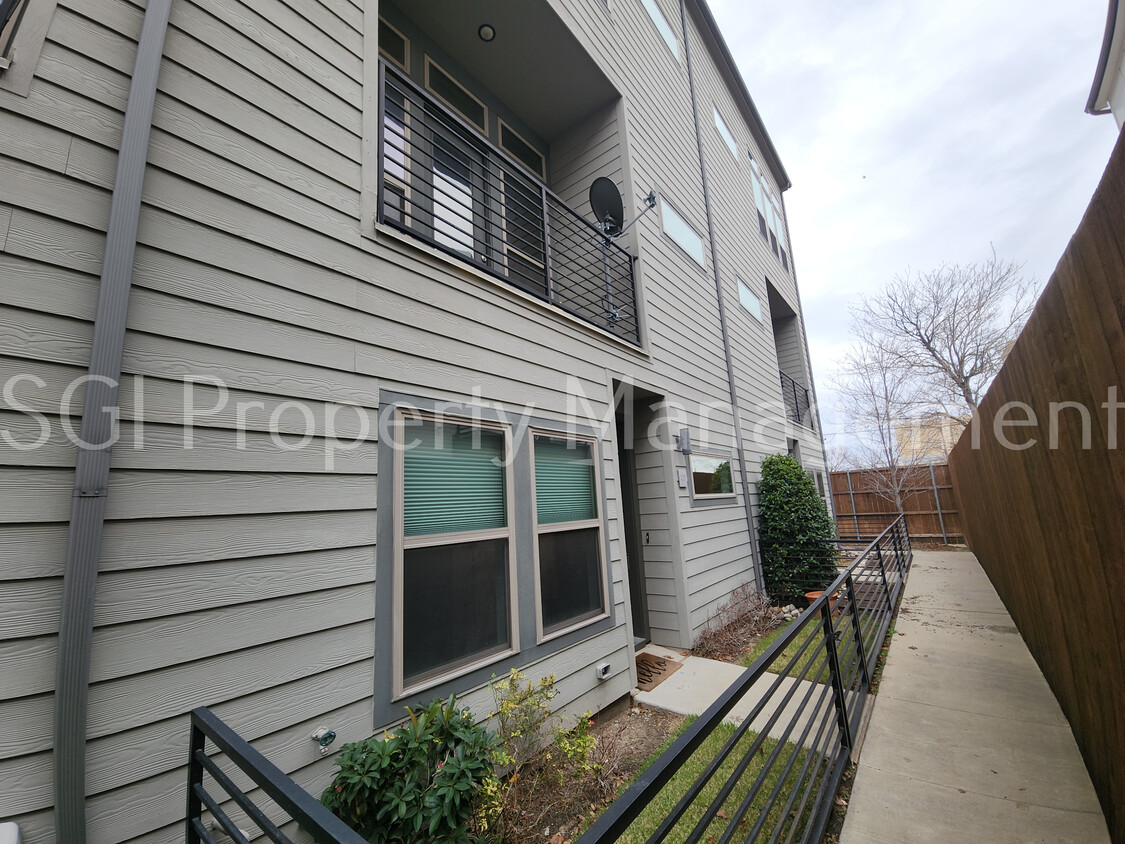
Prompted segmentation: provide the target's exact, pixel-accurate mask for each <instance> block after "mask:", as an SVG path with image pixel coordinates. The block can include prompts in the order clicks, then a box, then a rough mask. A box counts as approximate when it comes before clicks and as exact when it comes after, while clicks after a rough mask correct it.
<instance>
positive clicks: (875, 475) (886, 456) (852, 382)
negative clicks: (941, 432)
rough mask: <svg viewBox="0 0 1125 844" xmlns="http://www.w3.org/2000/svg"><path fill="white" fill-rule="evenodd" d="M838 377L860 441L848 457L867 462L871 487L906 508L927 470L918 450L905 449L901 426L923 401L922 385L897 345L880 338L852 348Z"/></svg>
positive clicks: (855, 436)
mask: <svg viewBox="0 0 1125 844" xmlns="http://www.w3.org/2000/svg"><path fill="white" fill-rule="evenodd" d="M836 380H837V384H836V386H837V389H838V390H839V391H840V394H841V396H842V405H843V407H842V409H843V411H844V413H846V414H847V416H848V417H849V419H850V420H851V424H852V426H853V428H852V430H851V431H850V433H851V434H852V435H853V440H854V442H855V446H854V447H853V448H851V449H849V455H848V459H849V461H850V462H851V463H853V464H854V465H857V466H859V467H862V468H861V469H860V471H861V472H863V474H864V475H865V476H866V478H867V481H868V485H869V488H870V489H871V491H872V492H875V493H876V494H878V495H879V496H880V497H882V498H884V499H886V500H887V501H888V502H890V504H891V505H892V506H893V507H894V508H895V512H897V513H902V512H903V504H904V500H905V498H906V496H907V495H908V494H909V493H910V492H911V491H912V490H913V489H914V488H915V487H917V486H918V485H919V484H920V483H921V481H922V469H921V465H920V457H919V455H918V453H917V452H916V451H912V450H911V451H908V450H904V448H903V444H902V441H901V440H900V438H899V436H898V429H899V428H900V427H901V426H902V425H903V424H904V423H907V422H908V421H909V419H910V416H911V413H912V412H914V411H915V409H916V408H917V407H918V406H919V405H920V404H921V403H922V401H923V393H922V388H921V387H920V386H919V384H918V381H917V379H915V378H914V377H913V373H912V372H911V371H910V370H909V369H908V368H907V367H905V366H904V365H903V364H902V362H901V355H900V354H899V352H898V351H897V349H895V348H893V347H891V346H890V345H888V344H885V343H880V342H879V341H878V339H877V338H868V340H867V341H866V342H863V343H859V344H857V345H856V346H855V347H854V348H853V349H852V350H851V351H850V352H849V353H848V355H847V357H846V358H845V359H844V364H843V366H842V367H841V369H840V372H839V373H838V374H837V379H836Z"/></svg>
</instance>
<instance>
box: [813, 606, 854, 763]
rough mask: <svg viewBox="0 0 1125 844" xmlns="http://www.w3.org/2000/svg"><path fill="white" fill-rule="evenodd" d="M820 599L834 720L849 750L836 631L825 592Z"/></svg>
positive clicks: (846, 707) (842, 740)
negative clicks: (834, 709)
mask: <svg viewBox="0 0 1125 844" xmlns="http://www.w3.org/2000/svg"><path fill="white" fill-rule="evenodd" d="M820 600H822V601H824V603H823V604H822V605H821V607H820V615H821V618H822V619H823V620H824V643H825V646H826V648H827V651H828V671H829V673H830V674H831V675H832V699H833V702H834V703H835V704H836V721H837V723H838V724H839V726H840V741H841V743H842V744H843V745H844V747H846V748H847V749H848V750H849V751H850V750H851V749H852V725H851V722H850V721H849V720H848V702H847V699H846V698H845V697H844V678H843V675H842V674H841V673H840V656H839V654H838V653H837V652H836V632H835V631H834V630H833V629H832V609H831V607H830V603H831V600H830V599H829V596H828V595H827V594H825V595H822V596H821V597H820Z"/></svg>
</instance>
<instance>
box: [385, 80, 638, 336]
mask: <svg viewBox="0 0 1125 844" xmlns="http://www.w3.org/2000/svg"><path fill="white" fill-rule="evenodd" d="M380 91H381V100H382V106H383V120H382V124H381V127H380V130H381V138H380V148H381V149H382V156H381V159H380V178H379V186H380V187H379V204H378V205H379V221H380V222H381V223H383V224H385V225H388V226H391V227H393V228H396V229H399V230H401V231H403V232H407V233H409V234H410V235H411V236H413V237H416V238H418V239H420V240H422V241H425V242H426V243H428V244H430V245H431V246H433V247H435V248H437V249H439V250H441V251H443V252H446V253H448V254H449V255H452V256H454V257H456V258H459V259H461V260H464V261H467V262H468V263H470V264H473V265H474V266H476V267H477V268H478V269H481V270H483V271H485V272H487V273H489V274H490V275H492V276H495V277H496V278H498V279H501V280H503V281H504V282H506V283H507V284H510V285H512V286H513V287H516V288H518V289H520V290H522V291H524V292H525V293H528V294H531V295H532V296H535V297H537V298H540V299H542V300H544V301H546V302H549V303H551V304H552V305H556V306H558V307H559V308H562V309H563V310H564V311H566V312H568V313H570V314H572V315H574V316H576V317H578V318H579V319H582V320H584V321H586V322H588V323H590V324H592V325H595V326H597V327H598V328H601V329H602V330H604V331H608V332H609V333H610V334H612V335H614V336H616V337H618V338H620V339H622V340H625V341H627V342H629V343H632V344H634V345H639V342H640V336H639V332H638V323H637V297H636V287H635V281H634V268H633V257H632V256H631V255H630V254H629V253H628V252H626V251H625V250H624V249H622V248H621V247H619V246H618V245H617V244H615V243H609V242H607V241H606V239H605V238H604V237H603V236H602V233H601V231H600V230H599V229H598V228H597V227H596V226H595V225H594V224H593V223H591V222H590V221H588V220H587V219H586V218H584V217H583V216H582V215H581V214H580V213H578V212H577V211H576V210H574V209H573V208H571V207H570V206H569V205H567V204H566V203H565V202H564V201H563V200H562V199H561V198H560V197H559V196H557V195H556V194H555V193H553V192H552V191H551V190H550V189H549V188H548V187H547V186H546V185H545V184H544V183H543V182H542V181H541V180H540V179H538V178H536V177H535V176H533V175H532V170H531V169H530V165H529V163H528V162H521V161H519V160H517V158H516V157H514V155H513V154H511V153H510V152H508V151H505V150H503V149H500V148H499V147H498V146H496V145H494V144H493V143H492V142H491V141H489V140H488V139H487V138H485V137H484V136H483V135H482V134H481V133H480V131H479V129H478V128H477V127H474V126H473V125H471V124H470V123H469V122H468V121H466V120H465V119H464V118H463V117H462V116H461V115H460V114H457V113H455V112H454V111H453V110H451V109H450V108H448V107H447V106H446V105H445V104H444V103H443V102H441V101H440V100H438V99H437V98H436V97H434V96H432V95H431V94H429V93H427V92H426V91H425V90H424V89H423V88H421V87H420V86H419V85H417V84H416V83H415V82H414V81H413V80H411V79H409V78H407V77H406V76H405V75H404V74H402V73H401V72H399V71H398V70H397V69H396V68H395V67H393V66H392V65H390V64H388V63H386V62H381V63H380ZM516 140H517V141H518V139H516ZM507 146H508V147H509V149H516V150H518V149H519V146H518V143H515V142H513V143H510V144H507ZM528 151H529V153H532V154H534V150H530V149H529V150H528ZM529 157H530V156H529Z"/></svg>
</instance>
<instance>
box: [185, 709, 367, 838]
mask: <svg viewBox="0 0 1125 844" xmlns="http://www.w3.org/2000/svg"><path fill="white" fill-rule="evenodd" d="M208 739H210V740H211V742H212V743H213V744H214V745H215V747H216V748H218V749H219V750H220V751H222V754H223V755H222V756H221V757H219V756H208V755H207V748H206V743H207V740H208ZM220 761H223V762H225V763H227V764H226V765H225V766H224V765H220ZM232 767H233V769H234V770H232ZM239 783H243V785H239ZM208 786H210V789H209V788H208ZM216 787H217V788H216ZM244 788H248V789H251V793H250V794H247V793H246V792H244V791H243V789H244ZM251 795H253V796H251ZM263 803H264V805H268V806H270V809H269V815H273V817H272V818H271V817H270V816H269V815H267V812H266V811H265V810H263V808H262V805H263ZM278 810H280V812H281V813H282V814H284V817H281V816H280V815H279V814H278ZM294 826H296V827H297V828H299V829H300V830H302V831H303V832H304V833H305V836H303V837H302V839H301V840H307V838H308V837H310V836H311V838H312V840H313V841H316V842H318V844H365V842H364V840H363V838H362V837H360V835H359V834H358V833H356V832H354V831H353V830H351V829H350V828H349V827H348V826H347V824H345V823H344V822H343V821H342V820H340V819H339V818H337V817H336V816H335V815H333V814H332V813H331V812H330V811H328V809H326V808H324V806H322V805H321V804H320V803H319V802H318V801H317V799H316V798H315V797H313V796H312V795H310V794H309V793H308V792H307V791H305V790H304V789H303V788H301V787H300V786H299V785H297V783H295V782H294V781H293V780H291V779H290V778H289V777H288V776H287V775H286V774H285V773H284V772H282V770H281V769H280V768H278V767H277V766H276V765H274V764H273V763H272V762H270V761H269V760H268V759H266V757H264V756H263V755H262V754H260V753H259V752H258V751H256V750H255V749H254V748H253V747H251V746H250V744H249V743H247V742H246V740H245V739H243V738H241V737H239V735H238V734H237V733H236V732H235V731H234V730H232V729H231V728H230V727H228V726H227V725H226V724H224V723H223V722H222V721H220V720H219V719H218V718H217V717H215V715H214V714H213V713H212V712H211V711H210V710H209V709H206V708H202V707H201V708H199V709H196V710H194V711H193V712H192V713H191V758H190V762H189V763H188V802H187V844H216V842H219V841H224V842H225V841H234V842H236V844H248V842H249V840H250V839H256V838H259V837H260V836H261V835H262V834H264V835H265V836H266V838H267V839H268V840H270V841H273V842H275V844H291V842H292V838H291V837H290V836H295V835H296V833H295V832H294V831H293V829H292V827H294ZM259 830H260V832H259ZM285 830H288V833H289V834H286V831H285ZM246 833H249V834H248V835H247V834H246Z"/></svg>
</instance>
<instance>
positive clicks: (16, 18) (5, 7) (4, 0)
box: [0, 0, 31, 70]
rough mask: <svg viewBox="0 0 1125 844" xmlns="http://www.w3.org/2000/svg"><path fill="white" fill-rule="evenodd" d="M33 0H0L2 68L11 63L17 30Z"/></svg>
mask: <svg viewBox="0 0 1125 844" xmlns="http://www.w3.org/2000/svg"><path fill="white" fill-rule="evenodd" d="M30 4H31V0H0V70H4V69H5V68H7V67H8V65H9V64H10V63H11V62H10V61H9V59H8V55H9V53H11V51H12V45H13V44H14V43H15V40H16V31H17V30H18V29H19V28H20V23H22V22H23V15H24V12H26V11H27V7H28V6H29V5H30Z"/></svg>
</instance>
